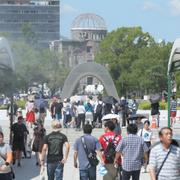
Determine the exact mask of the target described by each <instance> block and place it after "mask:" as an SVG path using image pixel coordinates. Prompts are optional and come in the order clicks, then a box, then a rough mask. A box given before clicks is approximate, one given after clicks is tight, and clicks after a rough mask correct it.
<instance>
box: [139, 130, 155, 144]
mask: <svg viewBox="0 0 180 180" xmlns="http://www.w3.org/2000/svg"><path fill="white" fill-rule="evenodd" d="M137 135H138V136H141V137H142V138H143V139H144V142H150V141H151V139H152V135H153V134H152V131H151V130H146V129H144V128H143V129H140V130H139V131H138V133H137Z"/></svg>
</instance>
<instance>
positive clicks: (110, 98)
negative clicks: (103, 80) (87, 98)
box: [102, 96, 118, 104]
mask: <svg viewBox="0 0 180 180" xmlns="http://www.w3.org/2000/svg"><path fill="white" fill-rule="evenodd" d="M102 101H103V102H104V103H105V104H116V103H117V102H118V101H117V100H116V99H115V98H114V97H113V96H105V97H102Z"/></svg>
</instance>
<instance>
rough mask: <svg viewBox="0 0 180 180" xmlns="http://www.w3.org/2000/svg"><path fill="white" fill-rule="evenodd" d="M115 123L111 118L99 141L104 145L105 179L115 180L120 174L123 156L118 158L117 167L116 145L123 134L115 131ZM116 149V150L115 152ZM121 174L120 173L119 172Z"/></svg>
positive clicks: (105, 125)
mask: <svg viewBox="0 0 180 180" xmlns="http://www.w3.org/2000/svg"><path fill="white" fill-rule="evenodd" d="M114 129H115V124H114V123H113V122H112V121H111V120H109V121H107V122H106V123H105V124H104V131H105V134H103V135H102V136H101V137H100V138H99V142H100V144H101V147H102V151H103V159H104V163H105V167H106V169H107V171H108V172H107V174H106V175H105V176H103V180H115V179H116V177H117V175H118V170H120V169H121V158H120V157H119V158H118V159H117V165H118V166H117V168H118V169H117V168H116V167H115V166H114V158H115V154H116V151H115V149H116V147H117V145H118V143H119V142H120V141H121V139H122V137H121V135H117V134H116V133H115V132H114ZM113 151H114V152H113ZM119 174H120V173H119Z"/></svg>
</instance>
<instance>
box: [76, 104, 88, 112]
mask: <svg viewBox="0 0 180 180" xmlns="http://www.w3.org/2000/svg"><path fill="white" fill-rule="evenodd" d="M85 112H86V110H85V107H84V105H79V106H77V114H85Z"/></svg>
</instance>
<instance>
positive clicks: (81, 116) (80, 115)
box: [76, 101, 86, 131]
mask: <svg viewBox="0 0 180 180" xmlns="http://www.w3.org/2000/svg"><path fill="white" fill-rule="evenodd" d="M76 111H77V116H78V117H77V126H76V130H77V131H80V130H81V123H82V127H83V126H84V124H85V113H86V110H85V107H84V105H83V101H80V102H79V103H78V106H77V109H76Z"/></svg>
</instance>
